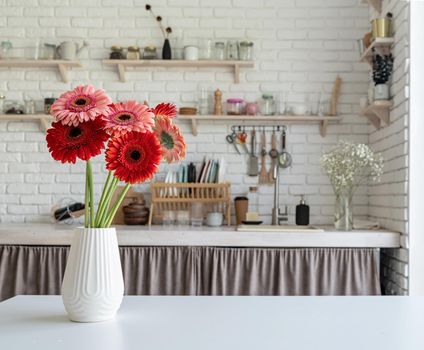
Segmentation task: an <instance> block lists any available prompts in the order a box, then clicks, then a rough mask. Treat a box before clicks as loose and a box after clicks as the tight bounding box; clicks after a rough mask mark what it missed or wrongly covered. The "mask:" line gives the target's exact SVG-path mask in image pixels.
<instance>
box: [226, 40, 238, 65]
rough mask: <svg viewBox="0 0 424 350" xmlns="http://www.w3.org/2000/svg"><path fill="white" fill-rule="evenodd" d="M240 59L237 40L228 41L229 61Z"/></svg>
mask: <svg viewBox="0 0 424 350" xmlns="http://www.w3.org/2000/svg"><path fill="white" fill-rule="evenodd" d="M238 59H239V47H238V42H237V41H236V40H228V41H227V60H238Z"/></svg>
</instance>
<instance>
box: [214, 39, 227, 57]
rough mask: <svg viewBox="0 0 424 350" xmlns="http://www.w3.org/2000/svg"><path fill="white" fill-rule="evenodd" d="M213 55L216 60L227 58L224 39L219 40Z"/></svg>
mask: <svg viewBox="0 0 424 350" xmlns="http://www.w3.org/2000/svg"><path fill="white" fill-rule="evenodd" d="M213 57H214V58H215V59H216V60H219V61H222V60H225V44H224V43H223V42H222V41H217V42H216V43H215V45H214V48H213Z"/></svg>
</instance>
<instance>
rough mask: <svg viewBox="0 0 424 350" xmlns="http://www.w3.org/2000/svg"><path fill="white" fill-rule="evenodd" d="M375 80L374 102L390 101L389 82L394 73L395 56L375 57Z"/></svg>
mask: <svg viewBox="0 0 424 350" xmlns="http://www.w3.org/2000/svg"><path fill="white" fill-rule="evenodd" d="M372 69H373V72H372V76H373V80H374V84H375V87H374V100H389V99H390V89H389V84H388V81H389V80H390V77H391V76H392V72H393V56H392V55H391V54H390V55H383V56H381V55H375V56H374V58H373V64H372Z"/></svg>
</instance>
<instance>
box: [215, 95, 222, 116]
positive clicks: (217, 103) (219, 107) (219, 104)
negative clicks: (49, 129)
mask: <svg viewBox="0 0 424 350" xmlns="http://www.w3.org/2000/svg"><path fill="white" fill-rule="evenodd" d="M214 114H215V115H222V92H221V90H219V89H216V91H215V108H214Z"/></svg>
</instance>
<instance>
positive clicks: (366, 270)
mask: <svg viewBox="0 0 424 350" xmlns="http://www.w3.org/2000/svg"><path fill="white" fill-rule="evenodd" d="M68 250H69V247H62V246H13V245H6V246H0V300H4V299H7V298H10V297H13V296H15V295H20V294H35V295H36V294H60V285H61V282H62V278H63V273H64V271H65V266H66V259H67V256H68ZM120 251H121V260H122V266H123V273H124V280H125V293H126V294H128V295H379V294H380V283H379V268H378V255H379V252H378V250H376V249H366V248H361V249H342V248H337V249H336V248H295V249H292V248H219V247H120Z"/></svg>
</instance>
